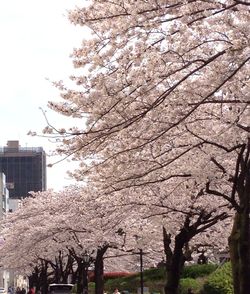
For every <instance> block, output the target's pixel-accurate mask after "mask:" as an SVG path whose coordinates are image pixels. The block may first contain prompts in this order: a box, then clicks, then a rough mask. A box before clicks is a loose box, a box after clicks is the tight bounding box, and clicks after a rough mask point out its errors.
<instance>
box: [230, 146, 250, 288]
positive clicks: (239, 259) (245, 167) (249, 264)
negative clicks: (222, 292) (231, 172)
mask: <svg viewBox="0 0 250 294" xmlns="http://www.w3.org/2000/svg"><path fill="white" fill-rule="evenodd" d="M245 147H247V148H246V154H245V155H244V153H243V152H244V148H242V152H241V153H240V154H239V158H238V163H237V167H236V176H235V182H234V185H235V190H236V191H237V193H238V197H239V207H238V208H237V212H236V214H235V218H234V225H233V229H232V232H231V235H230V237H229V240H228V241H229V248H230V258H231V263H232V274H233V285H234V294H248V293H249V289H250V278H249V277H250V246H249V245H250V244H249V239H250V238H249V234H250V224H249V213H250V209H249V207H250V205H249V201H250V159H249V152H250V141H249V142H248V145H247V146H245ZM238 170H240V172H238Z"/></svg>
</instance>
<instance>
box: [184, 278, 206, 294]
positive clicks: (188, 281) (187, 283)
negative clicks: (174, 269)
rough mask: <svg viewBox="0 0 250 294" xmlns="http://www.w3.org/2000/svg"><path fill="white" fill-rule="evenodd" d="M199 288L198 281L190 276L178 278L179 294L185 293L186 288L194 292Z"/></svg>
mask: <svg viewBox="0 0 250 294" xmlns="http://www.w3.org/2000/svg"><path fill="white" fill-rule="evenodd" d="M200 288H201V285H200V283H199V282H198V281H197V280H195V279H192V278H185V279H181V280H180V294H186V293H187V291H188V289H192V290H193V291H194V292H195V293H197V291H198V290H199V289H200Z"/></svg>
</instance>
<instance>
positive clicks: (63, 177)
mask: <svg viewBox="0 0 250 294" xmlns="http://www.w3.org/2000/svg"><path fill="white" fill-rule="evenodd" d="M84 2H85V1H84V0H40V1H38V0H8V1H0V36H1V46H0V85H1V90H0V93H1V94H0V107H1V112H0V113H1V115H0V128H1V136H0V146H6V143H7V141H8V140H19V144H20V145H21V146H22V147H40V146H41V147H43V148H44V150H45V151H46V153H47V154H48V155H49V154H50V153H51V151H53V150H54V149H55V144H54V143H51V142H50V141H49V140H48V139H46V138H38V137H31V136H28V135H27V133H28V132H29V131H30V130H31V131H36V132H38V133H41V131H42V129H43V128H44V127H45V126H46V122H45V119H44V117H43V114H42V111H41V108H42V109H44V110H47V116H48V119H49V120H50V122H51V123H52V124H55V125H56V126H60V124H61V122H62V120H65V118H63V117H62V116H60V115H58V114H56V113H54V112H52V111H49V110H48V109H47V107H46V105H47V102H48V101H49V100H58V97H59V92H58V91H57V90H56V89H55V88H54V87H53V86H52V85H51V82H50V81H49V80H51V81H58V80H64V79H66V78H68V77H69V76H70V75H71V74H72V73H73V70H74V69H73V65H72V60H71V59H70V54H71V52H72V51H73V48H74V47H79V46H80V45H81V41H82V39H83V37H84V36H85V35H86V32H84V29H83V28H81V27H76V26H74V25H72V24H71V23H70V22H69V21H68V19H67V10H69V9H72V8H74V7H75V6H76V5H77V6H81V5H82V4H83V3H84ZM48 79H49V80H48ZM56 160H57V159H56V158H54V157H51V156H48V157H47V163H53V162H54V161H56ZM69 168H72V167H71V165H70V163H69V162H62V163H60V164H57V165H55V166H53V167H52V168H47V187H48V188H52V189H55V190H61V189H62V188H63V187H64V186H66V185H69V184H71V183H73V181H72V180H71V179H70V178H69V176H68V175H67V173H66V171H67V170H68V169H69Z"/></svg>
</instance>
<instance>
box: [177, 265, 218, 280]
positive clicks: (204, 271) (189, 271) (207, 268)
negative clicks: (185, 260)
mask: <svg viewBox="0 0 250 294" xmlns="http://www.w3.org/2000/svg"><path fill="white" fill-rule="evenodd" d="M217 267H218V265H216V264H212V263H208V264H194V265H189V266H185V267H184V269H183V273H182V278H193V279H196V278H198V277H204V276H207V275H209V274H211V273H212V272H214V271H215V270H216V268H217Z"/></svg>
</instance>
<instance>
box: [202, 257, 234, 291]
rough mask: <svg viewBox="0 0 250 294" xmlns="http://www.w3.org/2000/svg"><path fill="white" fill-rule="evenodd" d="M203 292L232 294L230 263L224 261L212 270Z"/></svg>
mask: <svg viewBox="0 0 250 294" xmlns="http://www.w3.org/2000/svg"><path fill="white" fill-rule="evenodd" d="M202 293H204V294H233V283H232V269H231V263H229V262H227V263H225V264H224V265H223V266H222V267H221V268H218V269H217V270H216V271H215V272H213V273H212V274H211V275H210V276H209V278H208V280H207V281H206V282H205V284H204V287H203V292H202Z"/></svg>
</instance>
